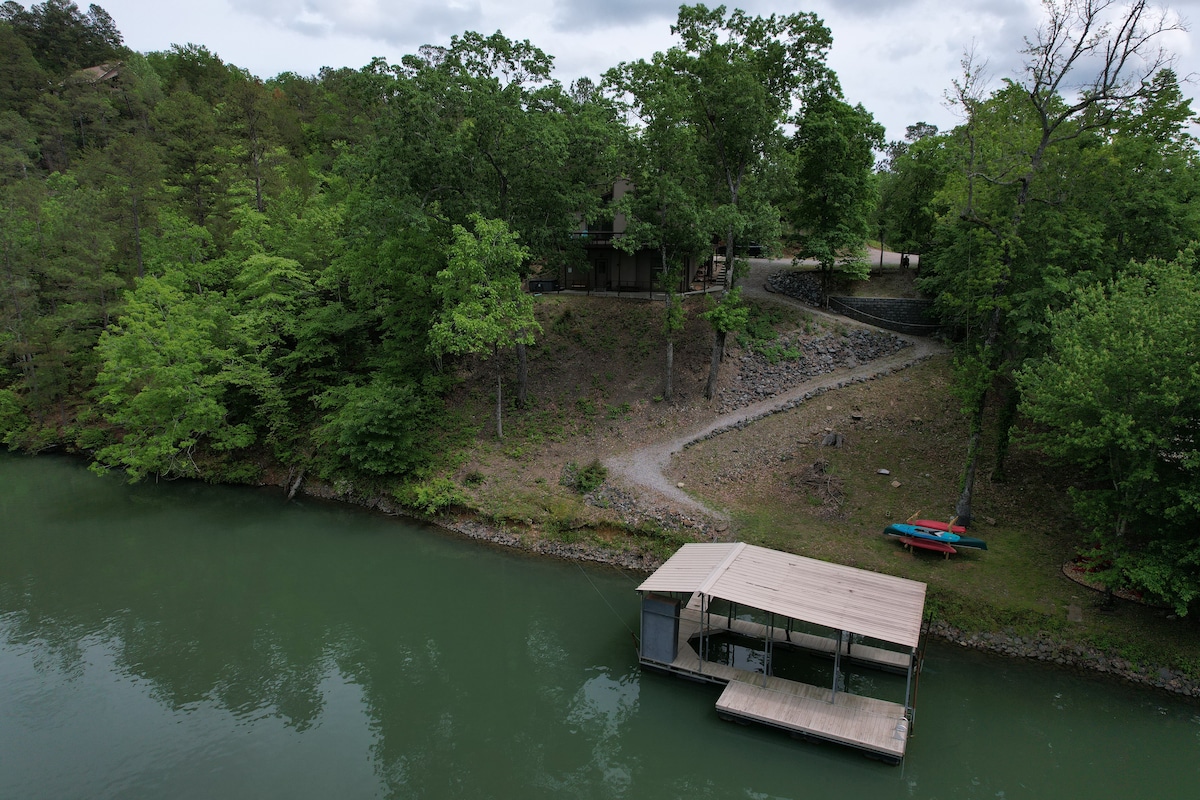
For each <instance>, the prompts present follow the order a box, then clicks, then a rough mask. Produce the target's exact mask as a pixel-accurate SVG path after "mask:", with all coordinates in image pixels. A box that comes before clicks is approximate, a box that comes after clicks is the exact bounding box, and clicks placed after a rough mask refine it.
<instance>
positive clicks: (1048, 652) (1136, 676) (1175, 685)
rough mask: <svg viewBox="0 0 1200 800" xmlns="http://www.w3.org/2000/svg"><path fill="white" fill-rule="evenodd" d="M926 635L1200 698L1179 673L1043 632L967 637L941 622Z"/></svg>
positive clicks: (1199, 687)
mask: <svg viewBox="0 0 1200 800" xmlns="http://www.w3.org/2000/svg"><path fill="white" fill-rule="evenodd" d="M926 633H927V634H929V635H932V636H936V637H937V638H939V639H944V640H945V641H947V642H950V643H951V644H956V645H959V646H960V647H969V648H972V649H974V650H984V651H987V652H989V653H996V654H998V655H1003V656H1009V657H1011V658H1026V659H1030V660H1032V661H1044V662H1046V663H1049V664H1055V665H1057V666H1061V667H1068V668H1073V669H1078V670H1082V671H1086V672H1095V673H1102V674H1106V675H1112V676H1115V677H1118V678H1122V679H1123V680H1126V681H1129V682H1131V683H1136V684H1140V685H1142V686H1150V687H1153V688H1155V689H1162V690H1163V691H1167V692H1172V693H1174V694H1180V695H1184V696H1187V697H1200V681H1196V680H1194V679H1192V678H1189V677H1188V676H1186V675H1183V674H1181V673H1179V672H1175V671H1173V670H1170V669H1167V668H1166V667H1152V666H1146V665H1142V664H1135V663H1134V662H1132V661H1129V660H1128V659H1125V658H1121V657H1120V656H1114V655H1112V654H1111V653H1105V652H1104V651H1102V650H1098V649H1096V648H1094V647H1086V646H1084V645H1080V644H1070V643H1063V642H1059V641H1057V640H1056V639H1055V638H1054V637H1053V636H1052V635H1050V634H1049V633H1044V632H1039V633H1038V634H1037V635H1036V636H1033V637H1029V636H1017V635H1015V634H1012V633H967V632H965V631H962V630H959V629H958V628H956V627H954V626H953V625H949V624H947V623H945V622H941V621H939V620H934V621H933V622H931V623H929V624H927V625H926Z"/></svg>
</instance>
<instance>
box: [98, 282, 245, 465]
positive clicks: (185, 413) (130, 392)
mask: <svg viewBox="0 0 1200 800" xmlns="http://www.w3.org/2000/svg"><path fill="white" fill-rule="evenodd" d="M214 301H215V302H214ZM233 333H234V325H233V324H232V323H231V321H230V319H229V316H228V312H227V311H226V310H225V307H224V304H223V303H222V302H221V300H220V298H219V297H217V296H215V295H213V294H211V293H210V294H209V295H207V296H204V295H197V294H191V293H190V292H188V290H187V288H186V287H184V286H183V285H182V281H181V280H179V278H178V275H175V276H167V277H166V278H161V279H160V278H152V277H147V278H143V279H142V280H140V281H138V285H137V288H136V289H135V290H134V291H133V292H131V293H130V295H129V297H128V300H127V306H126V310H125V313H124V314H122V316H121V317H120V318H119V319H118V320H117V322H116V324H114V325H113V326H112V327H111V328H110V329H109V330H107V331H105V332H104V333H103V334H102V335H101V337H100V343H99V345H97V351H98V353H99V355H100V358H101V359H102V362H103V366H102V368H101V370H100V374H99V375H98V376H97V378H96V394H97V397H98V398H99V403H100V407H101V409H102V410H103V412H104V415H105V418H106V419H107V420H108V421H109V422H111V423H112V424H114V425H116V426H118V428H119V429H120V431H121V434H120V439H119V441H118V442H116V443H114V444H110V445H108V446H106V447H104V448H102V449H101V450H100V451H99V452H98V453H97V454H96V460H97V462H98V463H99V464H101V465H103V466H102V468H104V467H120V468H122V469H124V470H125V472H126V474H128V475H129V477H130V479H131V480H139V479H141V478H142V477H144V476H146V475H151V474H153V475H161V476H163V477H180V476H184V477H199V476H200V475H201V474H202V473H201V470H200V467H199V466H198V465H197V463H196V457H197V455H198V452H200V451H204V450H207V451H211V452H218V453H220V452H228V451H231V450H235V449H238V448H243V447H248V446H249V445H250V444H251V443H253V441H254V440H255V432H254V430H253V428H252V427H251V425H249V424H248V423H247V422H245V421H237V420H234V419H231V418H230V413H229V409H228V406H227V404H226V396H227V393H228V392H229V390H230V388H231V386H232V385H233V384H234V383H235V382H236V381H237V380H238V378H239V373H240V372H241V371H242V369H241V368H242V366H243V363H242V362H241V359H240V356H241V353H240V352H239V349H240V348H238V346H237V344H238V343H237V342H236V341H233V340H231V337H232V334H233Z"/></svg>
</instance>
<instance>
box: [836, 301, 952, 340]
mask: <svg viewBox="0 0 1200 800" xmlns="http://www.w3.org/2000/svg"><path fill="white" fill-rule="evenodd" d="M829 308H830V310H831V311H836V312H838V313H839V314H844V315H845V316H847V317H850V318H851V319H856V320H858V321H859V322H866V323H867V324H869V325H876V326H878V327H880V328H887V329H888V330H890V331H896V332H897V333H905V334H908V335H910V336H933V335H935V334H937V333H938V332H939V331H940V330H941V325H940V324H939V323H938V321H937V319H936V318H935V317H934V316H933V301H932V300H918V299H908V298H899V297H830V298H829Z"/></svg>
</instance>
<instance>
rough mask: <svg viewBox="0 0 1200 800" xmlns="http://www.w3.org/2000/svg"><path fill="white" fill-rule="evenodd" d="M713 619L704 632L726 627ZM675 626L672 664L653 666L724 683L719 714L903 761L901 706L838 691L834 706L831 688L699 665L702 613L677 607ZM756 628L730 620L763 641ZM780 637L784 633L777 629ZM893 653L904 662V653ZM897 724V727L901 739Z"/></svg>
mask: <svg viewBox="0 0 1200 800" xmlns="http://www.w3.org/2000/svg"><path fill="white" fill-rule="evenodd" d="M711 617H712V620H711V622H712V623H713V624H711V625H710V626H709V628H708V632H714V631H715V632H720V631H723V630H727V629H728V628H727V627H726V625H727V623H728V620H727V619H726V618H724V617H717V616H716V615H711ZM679 622H680V624H679V640H678V651H677V655H676V657H675V660H674V661H672V662H671V663H670V664H653V665H651V666H655V667H657V668H659V669H665V670H667V671H670V672H673V673H675V674H678V675H681V676H684V677H688V678H692V679H693V680H701V681H708V682H710V683H724V684H726V688H725V691H724V692H723V693H722V694H721V697H720V699H719V700H717V713H718V714H720V715H721V716H722V717H724V718H733V719H742V720H748V721H751V722H758V723H762V724H764V725H770V726H772V727H775V728H780V729H782V730H786V731H788V732H790V733H797V734H801V735H803V736H808V737H811V738H814V739H820V740H823V741H831V742H837V743H839V744H844V745H849V746H851V747H856V748H858V749H860V750H864V751H866V752H867V753H870V754H872V755H876V756H879V757H881V758H884V759H887V760H889V761H899V760H900V759H901V758H903V757H904V750H905V747H906V745H907V742H908V736H907V731H908V719H907V717H906V716H905V713H904V706H903V705H900V704H899V703H891V702H888V701H886V700H878V699H876V698H873V697H863V696H860V695H854V694H848V693H846V692H838V693H837V695H835V696H833V702H830V698H831V695H833V691H832V688H831V687H829V686H813V685H811V684H807V683H800V682H798V681H789V680H786V679H784V678H778V677H775V676H774V675H764V674H762V673H761V672H750V671H748V670H743V669H738V668H736V667H731V666H728V665H727V664H719V663H716V662H713V661H703V660H702V659H701V658H700V654H699V653H697V652H696V649H695V648H694V647H692V643H691V638H692V637H693V636H695V635H696V634H697V633H699V632H700V627H701V626H700V612H699V611H698V610H697V609H695V608H684V609H681V614H680V620H679ZM754 625H756V623H752V622H747V621H746V620H733V626H732V629H733V630H736V631H737V632H739V633H747V634H749V635H753V636H756V637H758V638H762V637H763V636H764V635H765V631H766V626H764V625H758V626H757V628H754V627H752V626H754ZM779 633H784V631H782V630H780V631H779ZM802 635H805V636H809V635H808V634H802ZM791 636H792V640H791V642H790V643H791V644H792V645H793V646H798V645H797V642H796V637H797V634H796V632H794V631H793V632H792V634H791ZM810 638H811V639H813V640H817V642H818V643H820V642H824V643H826V644H827V645H828V646H827V647H825V646H823V645H818V646H814V647H813V648H811V649H814V650H818V651H824V652H828V653H829V654H830V655H832V654H833V649H834V645H835V643H834V642H833V641H832V640H830V639H826V638H824V637H819V636H811V637H810ZM777 641H784V640H783V639H779V640H777ZM860 648H861V649H863V650H865V649H866V648H865V647H863V646H858V647H855V648H854V650H855V652H856V654H858V651H859V650H860ZM871 649H872V650H879V652H881V653H889V654H891V653H892V652H893V651H889V650H882V649H881V648H871ZM844 654H845V651H844V650H843V655H844ZM894 655H899V656H903V657H905V658H907V656H906V655H905V654H903V653H894ZM863 660H865V659H863ZM880 666H883V667H884V668H889V667H895V666H897V665H895V664H894V663H892V662H891V661H890V660H889V661H888V662H887V663H885V664H882V665H880ZM898 726H901V727H900V733H899V738H897V727H898Z"/></svg>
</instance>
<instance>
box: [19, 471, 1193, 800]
mask: <svg viewBox="0 0 1200 800" xmlns="http://www.w3.org/2000/svg"><path fill="white" fill-rule="evenodd" d="M640 579H641V576H640V575H634V574H630V573H627V572H623V571H620V570H616V569H607V568H598V567H581V566H579V565H576V564H573V563H566V562H560V561H554V560H547V559H538V558H532V557H528V556H525V555H522V554H518V553H513V552H509V551H505V550H501V549H498V548H494V547H491V546H487V545H481V544H479V543H475V542H471V541H466V540H463V539H461V538H458V537H456V536H453V535H450V534H447V533H445V532H442V531H439V530H437V529H431V528H422V527H419V526H415V525H412V524H406V523H404V522H401V521H397V520H395V519H389V518H385V517H382V516H379V515H375V514H371V513H368V512H365V511H362V510H359V509H355V508H349V507H341V506H338V505H333V504H324V503H316V502H311V501H305V502H293V503H286V502H285V501H284V498H283V495H282V492H280V491H277V490H273V491H257V490H248V489H240V488H231V487H216V486H205V485H200V484H195V483H185V482H176V483H160V484H157V485H156V484H153V483H146V484H141V485H137V486H129V485H127V484H125V483H123V482H122V481H121V480H120V479H119V478H115V477H106V478H97V477H96V476H94V475H92V474H90V473H88V472H87V471H86V470H85V469H83V468H82V466H80V464H79V463H78V462H75V461H72V460H68V459H61V458H47V457H39V458H22V457H15V456H0V687H2V688H3V691H2V692H0V797H2V798H59V799H61V798H193V797H194V798H275V797H278V798H368V797H397V798H421V797H424V798H458V797H461V798H675V797H680V798H691V799H695V798H825V797H850V798H860V797H861V798H879V799H886V798H909V797H914V798H916V797H919V798H965V797H980V798H984V797H986V798H997V797H999V798H1022V797H1030V798H1033V797H1037V798H1200V706H1198V705H1197V704H1195V703H1192V702H1189V701H1186V700H1177V699H1174V698H1172V697H1171V696H1168V695H1163V694H1158V693H1154V692H1151V691H1148V690H1136V689H1133V688H1130V687H1126V686H1124V685H1121V684H1118V683H1113V682H1108V681H1105V680H1100V679H1092V678H1088V677H1080V676H1078V675H1075V674H1072V673H1068V672H1063V671H1055V670H1052V669H1048V668H1043V667H1041V666H1040V665H1036V664H1027V663H1023V662H1016V661H1011V660H1006V659H998V658H994V657H987V656H983V655H980V654H976V653H969V652H965V651H960V650H958V649H955V648H950V647H948V646H939V645H937V644H936V643H935V644H932V645H931V646H930V647H929V651H928V654H927V659H926V662H925V671H924V674H923V675H922V679H921V684H920V694H919V697H918V700H917V718H916V724H915V726H914V736H913V737H912V739H911V740H910V742H909V747H908V757H907V758H906V759H905V761H904V763H903V764H902V765H900V766H887V765H885V764H881V763H878V762H874V761H871V760H869V759H867V758H865V757H863V756H862V755H860V754H858V753H856V752H854V751H851V750H847V749H844V748H839V747H836V746H832V745H814V744H806V743H803V742H800V741H796V740H793V739H791V738H789V737H788V736H786V735H784V734H781V733H778V732H775V731H772V730H769V729H766V728H759V727H754V726H739V725H736V724H732V723H727V722H721V721H720V720H718V719H717V716H716V712H715V710H714V708H713V704H714V703H715V701H716V698H717V696H718V695H719V693H720V689H719V687H715V686H708V685H700V684H692V683H688V682H685V681H681V680H678V679H674V678H670V677H664V676H659V675H653V674H643V673H642V672H640V671H639V669H638V667H637V659H636V653H635V651H634V644H633V636H632V629H636V625H637V616H638V614H637V610H638V606H637V596H636V593H635V592H634V587H635V586H636V585H637V583H638V582H639V581H640Z"/></svg>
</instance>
